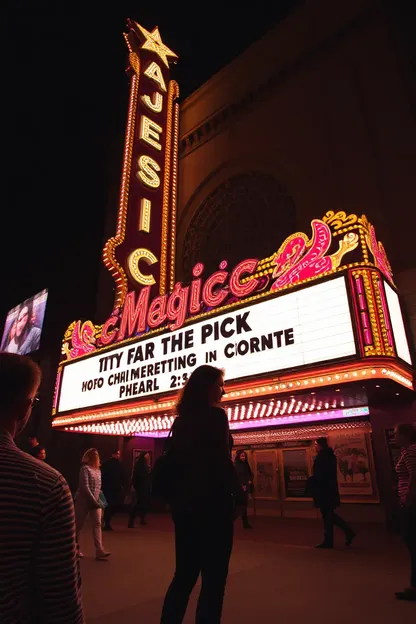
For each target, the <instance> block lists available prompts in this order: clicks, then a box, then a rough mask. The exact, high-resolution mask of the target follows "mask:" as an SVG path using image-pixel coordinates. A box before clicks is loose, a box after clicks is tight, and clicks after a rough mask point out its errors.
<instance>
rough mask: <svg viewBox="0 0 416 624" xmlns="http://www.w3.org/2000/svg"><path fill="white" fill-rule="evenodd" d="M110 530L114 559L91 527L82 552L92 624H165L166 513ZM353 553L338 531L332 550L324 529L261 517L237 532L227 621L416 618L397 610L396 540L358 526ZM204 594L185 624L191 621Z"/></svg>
mask: <svg viewBox="0 0 416 624" xmlns="http://www.w3.org/2000/svg"><path fill="white" fill-rule="evenodd" d="M114 526H115V529H116V530H115V531H114V532H112V533H104V536H105V547H106V548H108V549H109V550H111V552H112V553H113V554H112V556H111V558H110V561H108V562H97V561H95V559H94V558H93V551H92V539H91V536H90V534H89V533H90V530H89V528H88V529H86V530H85V531H84V535H83V539H82V545H83V551H84V553H85V555H86V558H85V559H84V560H83V561H82V564H81V566H82V574H83V582H84V602H85V611H86V616H87V622H88V624H113V623H114V624H133V623H135V624H136V623H139V622H140V623H141V624H158V622H159V617H160V610H161V605H162V601H163V596H164V593H165V591H166V588H167V586H168V584H169V582H170V579H171V576H172V573H173V569H174V544H173V531H172V525H171V522H170V519H169V518H167V517H166V516H153V517H152V518H150V521H149V525H148V526H146V527H140V528H137V529H130V530H129V529H127V518H125V517H119V518H117V519H116V521H115V523H114ZM354 528H356V529H357V531H358V533H359V534H358V537H357V540H356V542H355V543H354V545H353V547H352V548H350V549H348V548H346V547H345V546H344V545H343V540H342V535H340V534H338V535H337V537H338V540H337V544H336V548H335V549H334V550H333V551H319V550H316V549H314V548H313V545H314V544H316V543H317V542H318V541H320V539H321V536H322V533H321V526H320V524H319V523H318V522H315V521H311V520H298V519H296V520H292V519H279V518H264V517H258V518H256V519H255V528H254V529H253V530H252V531H244V530H243V529H242V527H241V526H240V524H239V523H238V524H237V525H236V539H235V545H234V551H233V555H232V559H231V566H230V575H229V580H228V585H227V592H226V599H225V603H224V615H223V620H222V622H223V624H234V623H236V624H237V623H238V624H263V623H265V624H269V623H270V624H274V623H278V624H301V623H302V624H304V623H305V622H307V621H308V620H314V621H317V620H319V624H352V623H353V624H380V623H384V622H386V624H387V623H389V624H390V623H391V624H393V623H395V622H404V621H409V622H411V621H413V620H414V619H415V618H416V605H415V604H414V603H400V602H397V601H396V600H395V599H394V591H396V590H398V589H402V588H403V587H404V586H405V585H406V582H407V581H408V578H407V577H408V557H407V552H406V550H405V548H404V547H403V545H402V544H401V541H400V539H399V538H398V537H397V536H392V535H387V534H386V533H385V532H384V530H383V528H382V527H380V526H378V525H377V526H373V525H368V524H366V525H364V526H362V527H361V526H359V527H354ZM196 598H197V590H196V591H195V592H194V594H193V596H192V597H191V601H190V606H189V609H188V613H187V616H186V618H185V620H184V624H191V622H193V621H194V613H195V605H196Z"/></svg>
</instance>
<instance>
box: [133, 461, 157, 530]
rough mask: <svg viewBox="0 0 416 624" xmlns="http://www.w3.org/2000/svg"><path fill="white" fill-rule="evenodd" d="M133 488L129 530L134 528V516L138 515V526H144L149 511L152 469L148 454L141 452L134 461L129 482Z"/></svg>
mask: <svg viewBox="0 0 416 624" xmlns="http://www.w3.org/2000/svg"><path fill="white" fill-rule="evenodd" d="M131 484H132V488H133V493H132V494H133V500H132V505H131V510H130V516H129V523H128V527H129V529H133V528H134V520H135V517H136V514H138V515H139V518H140V524H141V525H142V526H145V525H146V524H147V522H146V515H147V513H148V511H149V507H150V500H151V484H152V467H151V459H150V453H148V452H146V451H142V452H141V453H140V455H139V457H138V458H137V459H136V462H135V464H134V469H133V475H132V480H131Z"/></svg>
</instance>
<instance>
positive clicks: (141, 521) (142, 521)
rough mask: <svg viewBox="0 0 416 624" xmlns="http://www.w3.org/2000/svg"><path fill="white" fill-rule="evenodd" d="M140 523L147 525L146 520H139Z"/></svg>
mask: <svg viewBox="0 0 416 624" xmlns="http://www.w3.org/2000/svg"><path fill="white" fill-rule="evenodd" d="M140 524H141V525H142V526H147V524H148V523H147V522H146V520H140Z"/></svg>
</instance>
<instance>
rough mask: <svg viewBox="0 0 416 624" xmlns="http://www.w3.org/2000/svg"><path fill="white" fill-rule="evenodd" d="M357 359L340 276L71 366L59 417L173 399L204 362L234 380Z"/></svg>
mask: <svg viewBox="0 0 416 624" xmlns="http://www.w3.org/2000/svg"><path fill="white" fill-rule="evenodd" d="M355 354H356V345H355V340H354V333H353V328H352V322H351V313H350V309H349V303H348V296H347V290H346V285H345V279H344V277H340V278H337V279H333V280H328V281H326V282H323V283H321V284H316V285H314V286H310V287H308V288H304V289H302V290H298V291H296V292H292V293H289V294H286V295H282V296H280V297H274V298H272V299H269V300H266V301H263V302H261V303H257V304H254V305H251V306H245V307H240V308H239V309H236V310H230V311H228V312H225V313H223V314H221V315H218V316H215V317H212V318H207V319H204V320H203V321H200V322H198V323H194V324H192V325H189V326H187V327H186V326H185V327H184V328H181V329H179V330H176V331H170V332H164V333H162V334H160V335H157V336H154V337H149V338H147V339H145V340H138V341H136V342H131V343H129V344H127V345H125V346H123V347H119V348H118V349H117V348H114V349H111V350H108V351H102V352H100V353H97V354H94V355H91V356H89V357H86V358H84V359H80V360H78V361H74V362H70V363H68V364H66V365H65V366H64V367H63V372H62V383H61V390H60V396H59V402H58V409H57V411H58V412H64V411H71V410H75V409H83V408H87V407H93V406H98V405H104V404H110V403H117V402H119V401H125V400H129V399H134V398H137V399H141V398H143V397H146V396H151V395H155V394H161V393H168V392H174V391H177V390H179V389H180V388H181V387H182V386H183V384H184V383H185V382H186V380H187V379H188V377H189V375H190V374H191V373H192V371H193V370H194V369H195V368H196V367H197V366H200V365H201V364H206V363H208V364H212V365H214V366H217V367H219V368H223V369H224V370H225V378H226V380H227V381H230V380H237V379H243V378H247V377H252V376H254V375H261V374H270V373H272V372H275V371H283V370H288V369H292V368H297V367H302V366H308V365H312V364H316V363H318V362H325V361H329V360H334V359H338V358H345V357H348V356H353V355H355Z"/></svg>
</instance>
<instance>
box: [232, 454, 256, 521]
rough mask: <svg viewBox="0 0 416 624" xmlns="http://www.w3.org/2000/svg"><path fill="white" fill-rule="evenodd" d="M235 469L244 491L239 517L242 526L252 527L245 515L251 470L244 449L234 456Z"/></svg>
mask: <svg viewBox="0 0 416 624" xmlns="http://www.w3.org/2000/svg"><path fill="white" fill-rule="evenodd" d="M234 465H235V470H236V473H237V477H238V481H239V483H240V485H241V487H242V490H243V492H244V502H245V504H244V508H243V511H242V514H241V519H242V521H243V527H244V528H245V529H252V528H253V527H252V526H251V524H250V523H249V521H248V516H247V507H248V496H249V494H252V493H253V471H252V470H251V468H250V464H249V463H248V460H247V453H246V452H245V451H241V450H240V451H237V453H236V456H235V461H234Z"/></svg>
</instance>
